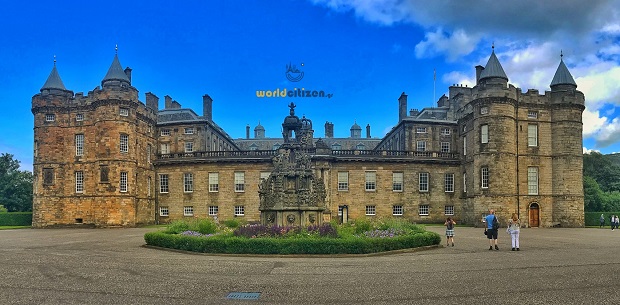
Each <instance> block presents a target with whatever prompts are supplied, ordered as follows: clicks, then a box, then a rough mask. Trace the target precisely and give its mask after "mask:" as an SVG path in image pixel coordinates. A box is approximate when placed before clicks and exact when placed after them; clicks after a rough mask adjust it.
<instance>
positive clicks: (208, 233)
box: [144, 220, 441, 254]
mask: <svg viewBox="0 0 620 305" xmlns="http://www.w3.org/2000/svg"><path fill="white" fill-rule="evenodd" d="M205 221H207V222H208V220H201V221H198V222H197V223H194V224H189V225H182V224H179V223H177V224H173V225H171V226H170V227H168V228H167V229H166V230H164V231H157V232H149V233H146V234H145V236H144V239H145V241H146V243H147V245H150V246H157V247H164V248H171V249H178V250H186V251H194V252H202V253H228V254H366V253H376V252H384V251H391V250H399V249H408V248H417V247H422V246H430V245H438V244H439V243H440V241H441V237H440V236H439V234H437V233H433V232H428V231H425V230H424V228H423V227H421V226H417V225H415V224H411V223H408V222H404V221H400V222H399V221H393V220H390V221H383V222H375V223H371V222H367V221H358V222H356V223H351V224H347V225H344V226H337V225H334V224H331V223H325V224H323V225H320V226H318V225H315V226H310V227H307V228H301V227H295V226H286V227H279V226H264V225H260V224H253V225H242V226H238V227H236V228H235V229H232V228H229V227H226V226H222V227H218V229H217V230H214V231H213V230H204V232H199V231H198V230H194V229H197V228H200V227H202V228H207V227H208V228H211V227H212V226H209V225H206V224H204V223H203V224H201V225H200V223H201V222H205ZM215 227H217V226H215ZM181 229H183V230H181ZM179 230H181V231H179Z"/></svg>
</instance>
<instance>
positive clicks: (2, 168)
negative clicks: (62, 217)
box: [0, 153, 33, 212]
mask: <svg viewBox="0 0 620 305" xmlns="http://www.w3.org/2000/svg"><path fill="white" fill-rule="evenodd" d="M32 181H33V176H32V173H31V172H29V171H20V170H19V161H18V160H15V159H14V158H13V155H11V154H7V153H3V154H2V155H0V204H1V205H3V206H4V207H5V208H6V209H7V210H8V211H9V212H27V211H32Z"/></svg>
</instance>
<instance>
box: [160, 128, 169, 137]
mask: <svg viewBox="0 0 620 305" xmlns="http://www.w3.org/2000/svg"><path fill="white" fill-rule="evenodd" d="M160 134H161V135H162V136H169V135H170V129H162V130H161V131H160Z"/></svg>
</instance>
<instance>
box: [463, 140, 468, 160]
mask: <svg viewBox="0 0 620 305" xmlns="http://www.w3.org/2000/svg"><path fill="white" fill-rule="evenodd" d="M465 155H467V137H463V156H465Z"/></svg>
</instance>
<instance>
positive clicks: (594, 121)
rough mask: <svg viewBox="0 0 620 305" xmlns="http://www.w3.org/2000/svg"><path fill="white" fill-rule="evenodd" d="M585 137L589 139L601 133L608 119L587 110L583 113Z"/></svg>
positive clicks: (596, 112)
mask: <svg viewBox="0 0 620 305" xmlns="http://www.w3.org/2000/svg"><path fill="white" fill-rule="evenodd" d="M582 120H583V122H584V124H583V137H584V138H589V137H592V136H594V135H595V134H597V133H598V132H600V131H601V128H602V127H603V126H605V124H606V123H607V118H606V117H601V116H600V115H599V112H598V111H591V110H590V109H588V108H586V110H584V112H583V116H582Z"/></svg>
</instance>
